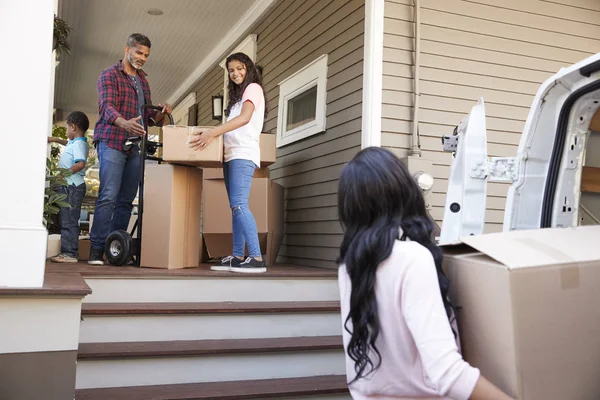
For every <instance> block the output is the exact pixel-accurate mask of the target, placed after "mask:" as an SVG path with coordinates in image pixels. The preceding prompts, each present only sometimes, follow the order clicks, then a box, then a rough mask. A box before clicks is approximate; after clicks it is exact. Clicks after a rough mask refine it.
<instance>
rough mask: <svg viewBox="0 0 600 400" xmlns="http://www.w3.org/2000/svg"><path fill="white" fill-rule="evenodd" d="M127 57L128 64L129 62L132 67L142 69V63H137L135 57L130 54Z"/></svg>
mask: <svg viewBox="0 0 600 400" xmlns="http://www.w3.org/2000/svg"><path fill="white" fill-rule="evenodd" d="M127 58H128V59H129V64H131V66H132V67H133V68H135V69H142V67H143V66H144V64H143V63H142V64H138V63H137V61H136V59H135V58H133V56H132V55H131V54H130V55H129V56H128V57H127Z"/></svg>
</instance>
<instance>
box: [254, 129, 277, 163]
mask: <svg viewBox="0 0 600 400" xmlns="http://www.w3.org/2000/svg"><path fill="white" fill-rule="evenodd" d="M258 145H259V146H260V166H261V168H263V167H267V166H269V165H271V164H274V163H275V161H277V137H276V135H274V134H272V133H261V134H260V138H259V141H258Z"/></svg>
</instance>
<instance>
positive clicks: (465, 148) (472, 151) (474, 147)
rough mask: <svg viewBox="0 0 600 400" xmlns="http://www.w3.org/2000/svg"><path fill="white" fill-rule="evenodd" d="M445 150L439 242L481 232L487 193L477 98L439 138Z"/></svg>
mask: <svg viewBox="0 0 600 400" xmlns="http://www.w3.org/2000/svg"><path fill="white" fill-rule="evenodd" d="M442 141H443V144H444V150H445V151H452V152H454V156H453V162H452V166H451V168H450V177H449V179H448V192H447V193H446V206H445V207H444V220H443V223H442V230H441V233H440V244H449V243H454V242H455V241H457V240H458V239H459V238H460V237H462V236H469V235H479V234H481V233H483V226H484V224H485V204H486V196H487V181H486V178H487V176H486V172H485V169H484V168H481V167H483V166H485V165H486V164H487V131H486V125H485V104H484V102H483V99H480V100H479V101H478V102H477V104H476V105H475V106H473V108H472V110H471V113H470V114H469V115H468V116H467V117H465V118H464V119H463V120H462V121H461V123H460V124H459V125H458V126H457V127H456V129H455V130H454V135H452V136H444V137H443V138H442Z"/></svg>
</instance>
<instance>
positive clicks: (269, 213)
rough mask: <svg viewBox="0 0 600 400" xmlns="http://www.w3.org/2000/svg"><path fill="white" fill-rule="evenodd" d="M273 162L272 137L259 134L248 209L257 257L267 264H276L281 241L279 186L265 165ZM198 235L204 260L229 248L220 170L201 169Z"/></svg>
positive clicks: (230, 241) (224, 253)
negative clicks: (257, 160)
mask: <svg viewBox="0 0 600 400" xmlns="http://www.w3.org/2000/svg"><path fill="white" fill-rule="evenodd" d="M275 161H276V155H275V135H272V134H264V133H263V134H262V135H260V164H261V165H260V166H261V168H259V169H256V170H255V172H254V177H253V179H252V186H251V189H250V198H249V200H248V206H249V208H250V211H251V212H252V215H253V216H254V219H255V220H256V228H257V231H258V239H259V243H260V248H261V254H262V255H263V257H265V260H266V262H267V265H273V264H274V263H275V262H276V261H277V255H278V254H279V248H280V247H281V242H282V240H283V187H282V186H281V185H279V184H277V183H275V182H273V181H271V179H270V177H269V169H268V166H269V165H271V164H273V163H274V162H275ZM203 206H204V208H203V219H202V236H203V239H204V248H205V258H204V261H206V260H207V259H209V258H212V259H215V258H217V259H218V258H221V257H225V256H228V255H230V254H231V251H232V248H233V234H232V226H231V223H232V221H231V220H232V217H231V209H230V208H229V200H228V198H227V191H226V189H225V181H224V179H223V169H222V168H205V169H204V204H203Z"/></svg>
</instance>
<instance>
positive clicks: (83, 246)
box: [78, 236, 92, 261]
mask: <svg viewBox="0 0 600 400" xmlns="http://www.w3.org/2000/svg"><path fill="white" fill-rule="evenodd" d="M91 247H92V242H90V238H89V237H85V238H82V237H81V236H80V237H79V257H78V260H79V261H87V260H89V259H90V248H91Z"/></svg>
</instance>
